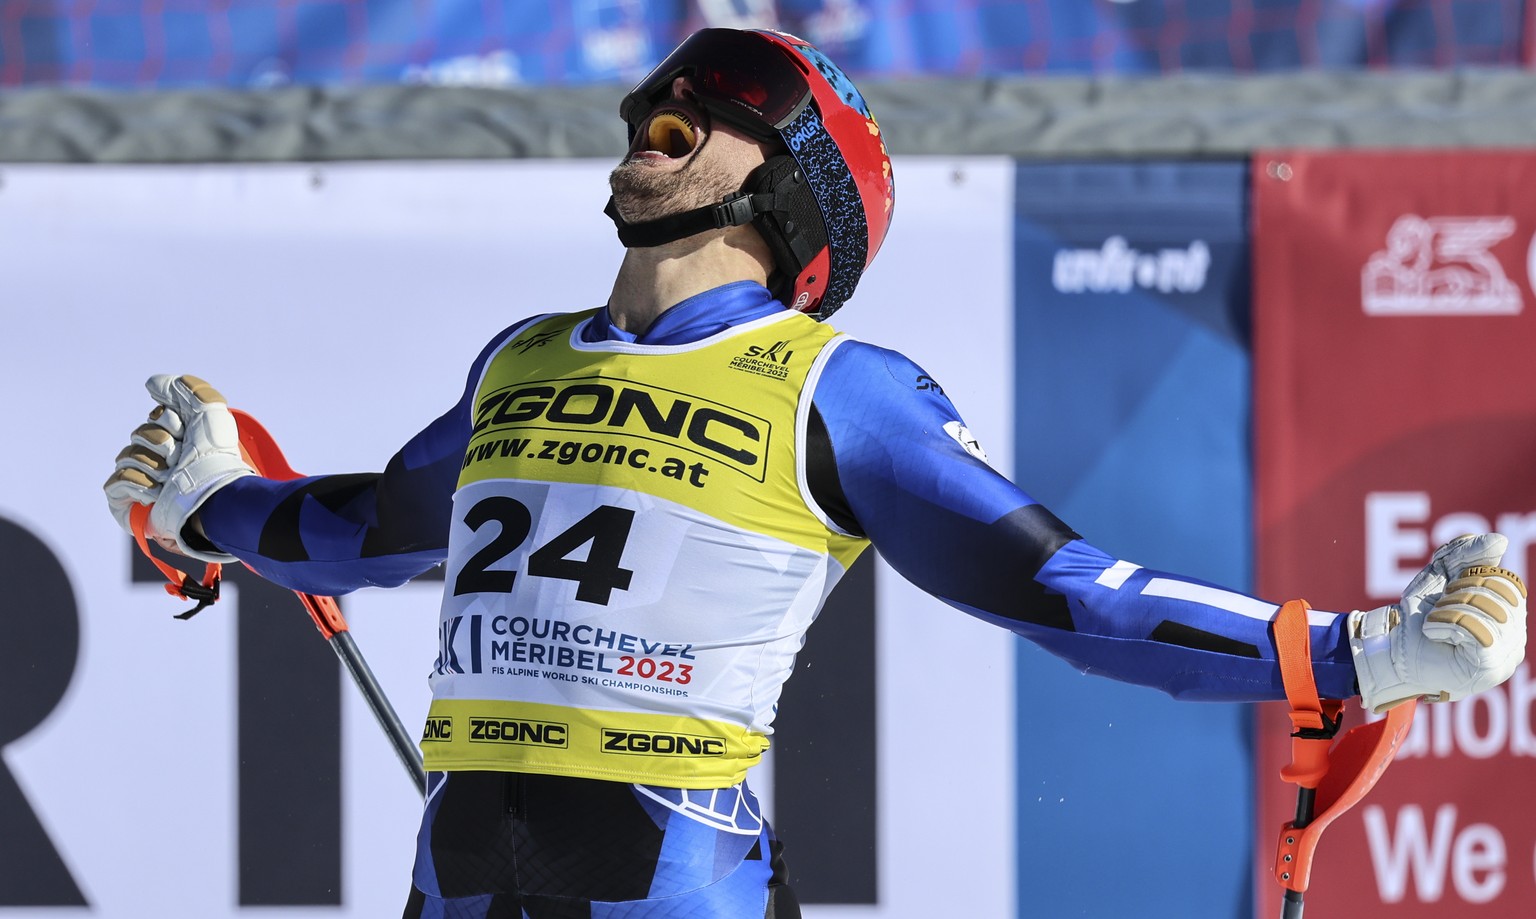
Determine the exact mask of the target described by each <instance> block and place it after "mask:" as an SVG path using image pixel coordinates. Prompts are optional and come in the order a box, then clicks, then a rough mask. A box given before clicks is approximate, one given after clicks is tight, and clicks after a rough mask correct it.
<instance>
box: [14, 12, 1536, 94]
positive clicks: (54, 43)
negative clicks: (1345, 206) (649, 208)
mask: <svg viewBox="0 0 1536 919" xmlns="http://www.w3.org/2000/svg"><path fill="white" fill-rule="evenodd" d="M1524 16H1525V3H1524V2H1523V0H1440V2H1435V3H1428V2H1423V0H1375V2H1364V0H1321V2H1304V0H1273V2H1265V3H1258V4H1255V3H1251V2H1239V0H1207V2H1202V3H1189V2H1187V0H1137V2H1134V3H1124V2H1121V3H1104V2H1097V3H1085V2H1082V0H1031V2H1020V0H971V2H967V3H955V4H947V3H935V2H922V3H897V2H894V0H562V2H554V0H438V2H428V3H423V2H420V0H228V2H225V3H210V4H200V3H180V4H176V3H171V4H168V3H162V2H158V0H114V2H101V3H89V4H82V3H77V2H68V0H8V2H6V3H3V4H0V85H3V86H21V85H89V86H122V87H129V86H133V87H196V86H228V87H262V86H273V85H282V84H287V83H296V84H303V85H319V84H362V83H401V82H406V83H411V82H415V83H454V84H474V85H491V86H501V85H519V84H524V85H546V84H559V83H588V82H593V81H620V82H626V81H630V82H632V81H634V80H636V79H637V78H639V77H640V76H642V75H644V74H645V73H646V72H647V71H648V70H649V69H650V67H652V66H653V65H654V64H655V63H656V62H657V61H659V60H660V59H661V57H662V56H664V55H665V54H666V53H667V51H669V50H670V49H671V48H672V47H673V46H675V45H676V44H677V43H678V42H679V41H680V40H681V39H682V38H683V36H685V35H687V34H688V33H690V32H692V31H693V30H694V29H697V28H701V27H704V26H737V27H754V28H765V27H769V28H779V29H783V30H785V31H789V32H793V33H795V34H797V35H800V36H802V37H804V38H806V39H808V40H809V41H811V42H813V43H814V44H816V45H817V46H818V47H820V48H821V49H822V50H823V51H825V52H827V53H828V54H829V55H830V56H831V57H832V58H833V59H834V60H836V61H838V63H839V64H841V65H842V67H843V68H844V69H845V70H847V71H848V72H849V73H851V74H853V75H854V76H855V77H860V76H863V77H900V76H920V75H944V76H955V75H960V76H987V75H999V74H1021V73H1054V74H1088V73H1135V74H1152V73H1173V72H1179V71H1189V70H1201V71H1216V72H1253V71H1277V70H1295V69H1299V68H1307V67H1324V68H1357V67H1371V68H1383V67H1419V68H1425V67H1439V68H1451V67H1464V66H1485V67H1486V66H1519V65H1520V63H1521V52H1522V48H1521V43H1522V36H1523V35H1524V34H1525V30H1524V28H1523V21H1524Z"/></svg>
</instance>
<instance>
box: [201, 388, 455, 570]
mask: <svg viewBox="0 0 1536 919" xmlns="http://www.w3.org/2000/svg"><path fill="white" fill-rule="evenodd" d="M466 400H467V397H466ZM466 400H461V401H460V403H459V404H458V405H455V406H454V407H453V409H451V410H450V411H448V412H447V413H445V414H444V415H442V416H441V417H440V418H438V419H437V420H436V421H434V422H433V423H432V424H431V425H429V426H428V427H427V428H426V429H425V430H423V431H422V432H421V433H419V434H417V435H416V436H415V437H413V438H412V439H411V440H410V442H408V443H407V444H406V445H405V447H403V448H402V449H401V450H400V451H399V452H398V453H396V454H395V455H394V456H393V457H392V458H391V459H390V461H389V463H388V465H386V466H385V468H384V471H383V472H382V473H356V474H344V475H323V476H310V477H307V478H302V479H294V480H291V481H286V482H284V481H277V480H274V479H265V478H261V477H258V476H245V477H243V478H240V479H236V480H235V481H233V482H231V483H229V484H228V485H227V486H225V487H223V488H221V489H219V490H218V491H217V492H215V493H214V494H213V496H212V497H210V498H209V499H208V501H207V503H206V504H204V505H203V508H202V510H201V512H200V513H199V515H198V521H199V523H201V526H202V533H203V535H204V536H205V537H206V538H207V539H208V541H209V542H210V543H212V544H213V545H214V546H216V547H217V548H218V549H219V550H221V551H223V552H227V553H228V554H230V555H233V556H235V557H236V558H239V559H240V560H241V561H243V562H245V564H247V565H249V566H250V567H251V568H252V569H254V570H255V571H256V572H257V573H258V574H260V575H261V576H262V577H264V578H266V579H267V580H270V581H272V582H274V583H277V584H281V585H282V586H284V587H289V588H292V589H294V590H301V591H304V592H306V593H312V594H322V595H330V596H335V595H338V594H342V593H346V592H348V591H351V590H355V589H357V588H359V587H368V586H379V587H394V586H398V585H400V584H403V583H405V582H406V581H408V580H410V579H411V578H413V577H415V576H417V575H419V574H421V573H422V572H424V571H426V570H427V569H429V568H431V567H432V566H433V565H436V564H438V563H439V562H441V561H442V560H443V558H444V557H445V556H446V554H447V548H448V521H449V515H450V511H451V509H452V504H453V490H454V487H455V485H456V483H457V481H458V473H459V466H460V464H461V462H462V460H463V458H464V445H465V441H466V440H467V438H468V432H469V428H470V423H469V421H468V417H469V411H468V406H467V404H465V402H466Z"/></svg>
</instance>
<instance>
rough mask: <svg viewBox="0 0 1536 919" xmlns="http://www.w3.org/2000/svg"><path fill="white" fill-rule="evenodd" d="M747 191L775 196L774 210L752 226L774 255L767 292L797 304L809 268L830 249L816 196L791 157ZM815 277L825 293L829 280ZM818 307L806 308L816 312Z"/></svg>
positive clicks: (774, 161)
mask: <svg viewBox="0 0 1536 919" xmlns="http://www.w3.org/2000/svg"><path fill="white" fill-rule="evenodd" d="M742 190H743V191H745V192H747V193H748V194H751V195H754V196H756V195H760V194H765V195H772V196H773V197H772V200H773V205H772V207H770V208H767V209H764V210H762V211H761V212H759V213H758V214H757V216H756V217H754V218H753V220H752V225H753V226H755V227H756V228H757V232H758V233H759V234H760V235H761V236H762V237H763V240H764V241H765V242H767V243H768V249H769V251H770V252H772V253H773V264H774V268H775V271H774V272H773V274H772V275H771V276H770V277H769V278H768V289H769V291H771V292H772V293H773V295H774V297H776V298H777V299H779V300H781V301H782V302H784V303H785V304H789V303H792V302H793V301H794V298H795V286H796V282H797V281H798V280H799V279H800V275H801V273H802V272H803V271H804V270H805V267H806V266H807V265H809V264H811V262H812V261H814V260H815V259H816V257H817V256H818V255H821V254H823V253H824V252H826V249H827V225H826V221H825V220H824V219H823V218H822V215H821V208H820V206H818V205H817V203H816V195H815V194H814V193H813V192H812V191H811V186H810V184H809V183H807V182H806V180H805V173H803V172H802V171H801V170H800V164H799V163H797V162H795V158H794V157H793V156H790V155H789V154H787V153H781V154H779V155H777V156H772V157H769V158H768V161H767V162H765V163H763V165H761V166H759V167H757V168H756V169H754V170H753V171H752V174H751V175H749V176H747V181H746V184H745V185H744V186H743V188H742ZM817 281H818V279H817V278H814V277H812V278H811V279H810V283H811V285H813V286H815V287H816V288H817V289H818V290H825V287H826V279H825V278H822V279H819V281H820V283H817ZM820 299H821V298H820V297H819V296H817V297H816V298H815V300H816V302H815V303H810V304H806V306H805V307H802V308H803V309H805V311H807V312H814V308H815V307H816V306H817V305H819V302H820Z"/></svg>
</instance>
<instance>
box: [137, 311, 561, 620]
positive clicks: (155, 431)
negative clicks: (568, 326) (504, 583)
mask: <svg viewBox="0 0 1536 919" xmlns="http://www.w3.org/2000/svg"><path fill="white" fill-rule="evenodd" d="M535 318H537V317H535ZM531 321H533V320H532V319H530V320H525V322H524V323H518V324H517V325H514V326H512V327H511V328H509V329H507V330H506V331H505V332H503V333H502V334H501V335H499V336H497V338H496V339H494V340H493V341H492V342H491V343H490V344H488V345H487V346H486V347H485V349H484V350H482V351H481V353H480V355H479V357H478V358H476V360H475V362H474V364H473V365H472V367H471V369H470V372H469V375H468V380H467V381H466V383H465V388H464V393H463V395H462V396H461V397H460V398H459V401H458V403H457V404H456V405H455V406H454V407H453V408H452V409H450V410H449V411H448V412H446V413H445V414H443V415H442V416H441V417H439V418H438V419H437V420H436V421H434V422H433V423H432V424H431V425H429V426H428V427H427V428H426V429H425V430H423V431H422V432H420V433H419V434H417V435H416V436H415V437H413V438H412V439H411V440H410V441H409V442H408V443H407V444H406V445H405V446H404V447H403V448H402V449H401V450H400V451H399V452H398V453H396V454H395V455H394V457H393V458H391V459H390V461H389V463H388V464H387V465H386V467H385V469H384V471H383V472H381V473H362V474H350V475H323V476H313V477H309V478H302V479H295V480H292V481H279V480H275V479H267V478H262V477H260V476H257V475H252V474H250V473H251V470H250V468H249V467H248V466H246V465H245V463H244V462H242V461H241V459H240V458H239V456H238V455H237V454H238V448H237V447H236V446H235V443H234V430H235V422H234V420H233V418H232V417H231V415H230V412H229V410H228V408H227V407H226V406H225V404H224V397H223V396H222V395H221V394H220V393H218V392H217V391H216V390H213V389H212V387H209V386H208V385H207V384H206V383H205V382H203V381H202V380H199V379H197V378H195V377H180V378H174V379H173V378H171V377H169V376H158V377H154V378H152V379H151V381H150V384H149V386H150V391H151V394H152V395H154V396H155V398H156V401H158V402H160V404H161V407H160V408H157V409H156V411H155V413H153V414H152V415H151V420H150V422H149V423H148V424H145V425H141V426H140V428H139V429H138V430H136V431H135V432H134V435H133V443H132V444H131V445H130V447H129V448H128V449H126V450H124V452H123V453H122V454H120V455H119V458H118V469H117V471H116V472H114V474H113V476H112V477H111V478H110V479H108V481H107V485H106V491H107V499H108V504H109V506H110V507H111V509H112V511H113V514H114V516H116V517H118V518H119V523H120V524H122V525H123V526H124V527H125V528H126V527H127V523H126V520H127V515H128V509H129V508H130V507H131V506H132V505H133V504H135V503H137V504H149V505H151V507H152V511H151V514H150V517H149V522H150V528H151V530H153V532H152V533H151V534H150V535H151V538H154V539H156V540H157V541H159V542H160V543H161V544H162V545H165V546H167V547H168V548H172V549H174V550H175V551H179V552H181V553H183V554H185V555H189V556H192V557H194V558H201V559H204V560H206V561H230V560H233V559H239V560H240V561H243V562H245V563H246V564H247V565H249V566H250V567H251V568H253V569H255V570H256V571H257V572H258V573H260V574H261V575H262V576H264V577H266V578H267V579H269V580H271V581H273V582H275V583H278V584H281V585H283V586H285V587H289V588H292V589H294V590H299V591H303V592H305V593H312V594H320V595H332V596H334V595H337V594H342V593H346V592H348V591H351V590H355V589H356V588H359V587H365V586H385V587H390V586H395V585H398V584H401V583H404V582H405V581H407V580H409V579H411V578H412V577H415V576H416V575H418V574H421V573H422V572H424V571H426V570H427V569H429V568H431V567H432V566H433V565H435V564H437V563H439V562H441V561H442V560H443V558H444V557H445V556H446V554H447V545H448V524H449V519H450V515H451V512H452V501H453V492H454V490H455V488H456V487H457V483H458V474H459V469H460V466H461V464H462V461H463V457H464V450H465V446H466V444H467V442H468V439H469V436H470V429H471V427H472V418H471V416H472V408H473V406H472V401H473V399H474V392H475V387H476V385H478V382H479V379H480V373H481V370H482V368H483V366H484V363H485V361H486V360H487V359H488V357H489V355H490V354H491V353H493V351H494V349H495V348H496V346H497V345H498V344H499V343H500V342H501V341H502V340H503V339H504V338H505V336H506V335H509V334H513V333H515V332H516V331H517V330H518V329H519V328H521V327H522V326H523V325H524V324H526V322H531Z"/></svg>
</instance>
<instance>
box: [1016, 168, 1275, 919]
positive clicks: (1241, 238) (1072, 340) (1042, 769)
mask: <svg viewBox="0 0 1536 919" xmlns="http://www.w3.org/2000/svg"><path fill="white" fill-rule="evenodd" d="M1246 173H1247V167H1246V165H1244V164H1242V163H1199V164H1188V163H1184V164H1157V163H1145V164H1126V165H1119V164H1114V165H1105V164H1093V165H1021V166H1019V168H1018V174H1017V191H1016V207H1017V210H1016V217H1015V224H1014V225H1015V240H1014V251H1015V268H1014V282H1015V297H1016V305H1017V309H1016V314H1015V315H1016V331H1015V336H1016V346H1017V362H1016V368H1017V369H1016V387H1017V388H1016V403H1015V406H1016V409H1015V410H1016V412H1017V423H1016V427H1015V432H1016V433H1015V437H1016V445H1015V450H1016V453H1015V457H1016V467H1017V468H1016V481H1018V482H1019V484H1020V485H1021V486H1022V487H1023V488H1024V490H1025V491H1027V492H1029V493H1030V494H1032V495H1034V496H1035V497H1036V498H1037V499H1039V500H1040V501H1041V502H1042V503H1044V504H1045V505H1046V506H1047V507H1049V508H1050V509H1051V510H1052V511H1054V512H1055V513H1056V515H1057V516H1059V517H1061V518H1062V519H1063V520H1065V521H1066V522H1067V523H1068V525H1070V526H1071V527H1072V528H1073V529H1075V530H1076V531H1077V532H1079V533H1081V534H1082V535H1083V536H1084V537H1085V538H1086V539H1087V540H1088V541H1089V542H1091V543H1093V544H1094V545H1096V546H1098V547H1099V548H1101V549H1103V550H1105V551H1106V552H1109V553H1111V554H1113V555H1117V556H1119V557H1120V558H1123V559H1126V560H1128V561H1132V562H1135V563H1137V564H1140V565H1144V566H1148V567H1153V568H1159V569H1163V570H1169V571H1174V572H1177V573H1180V574H1185V575H1191V576H1194V577H1198V578H1202V579H1206V580H1210V581H1214V582H1216V583H1220V584H1223V585H1225V586H1228V587H1232V588H1236V589H1247V588H1248V587H1249V583H1250V581H1251V579H1252V569H1251V555H1252V537H1251V498H1250V491H1251V463H1250V457H1249V439H1248V438H1249V418H1250V410H1249V371H1250V364H1251V361H1250V352H1249V341H1248V339H1249V326H1248V317H1249V297H1250V291H1249V238H1248V227H1247V204H1246ZM1249 720H1250V712H1249V707H1248V706H1243V705H1217V704H1205V705H1202V704H1192V703H1181V702H1174V701H1172V700H1170V699H1168V698H1167V697H1165V696H1163V695H1161V694H1159V693H1157V692H1155V691H1153V690H1149V689H1144V688H1141V687H1135V686H1129V685H1125V684H1121V683H1115V682H1112V681H1109V680H1104V679H1099V678H1093V677H1085V676H1083V675H1081V674H1079V673H1077V672H1075V671H1074V670H1072V669H1071V668H1070V667H1068V666H1066V665H1065V664H1063V663H1062V662H1060V661H1058V660H1056V659H1055V658H1052V657H1051V656H1049V655H1047V654H1046V653H1044V652H1042V651H1040V650H1039V649H1037V648H1035V647H1034V646H1032V645H1027V644H1024V643H1021V648H1020V651H1019V655H1018V723H1019V728H1018V736H1019V763H1018V769H1019V772H1018V806H1019V850H1018V858H1019V874H1020V877H1019V897H1020V915H1021V916H1069V915H1070V916H1077V915H1085V916H1136V917H1138V919H1151V917H1168V919H1188V917H1191V916H1240V915H1247V911H1248V909H1249V905H1250V902H1251V900H1250V897H1249V887H1248V877H1249V875H1250V865H1249V853H1250V838H1251V832H1250V826H1251V811H1252V804H1251V797H1252V779H1251V776H1252V773H1253V770H1252V767H1251V756H1252V753H1251V745H1250V738H1249Z"/></svg>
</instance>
